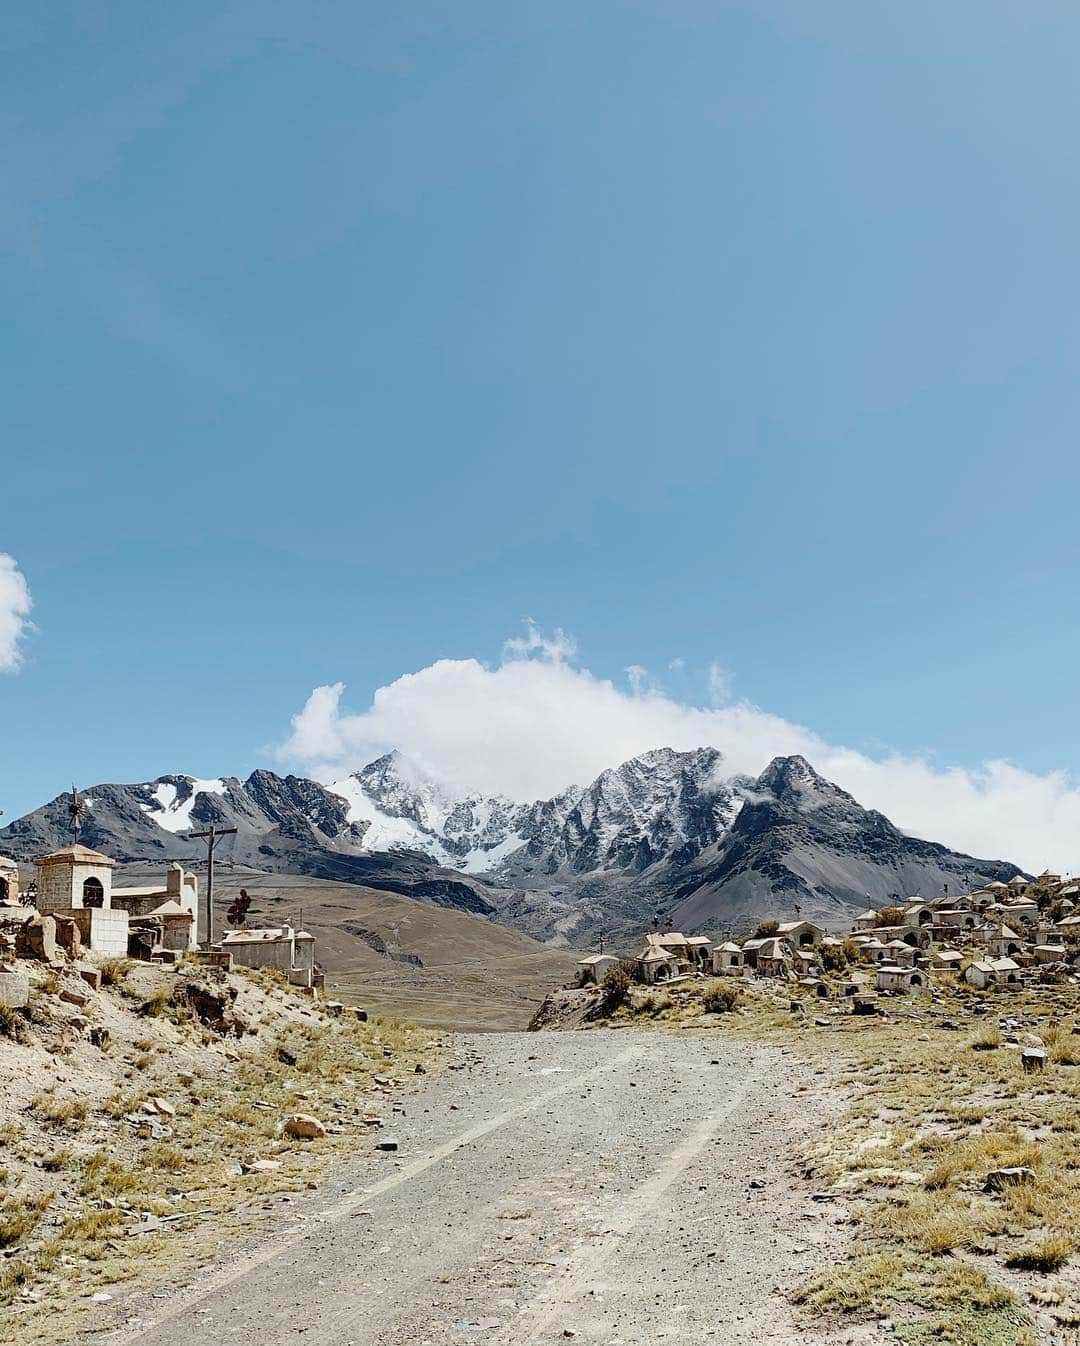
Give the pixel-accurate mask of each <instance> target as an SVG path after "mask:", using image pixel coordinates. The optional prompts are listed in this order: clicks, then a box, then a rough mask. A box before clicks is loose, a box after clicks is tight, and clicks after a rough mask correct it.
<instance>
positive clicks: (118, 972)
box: [98, 957, 131, 986]
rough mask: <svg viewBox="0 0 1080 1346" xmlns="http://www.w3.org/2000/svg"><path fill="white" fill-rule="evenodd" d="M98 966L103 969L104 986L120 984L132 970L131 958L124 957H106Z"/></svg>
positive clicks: (102, 981) (102, 980) (102, 982)
mask: <svg viewBox="0 0 1080 1346" xmlns="http://www.w3.org/2000/svg"><path fill="white" fill-rule="evenodd" d="M98 966H99V967H100V969H101V984H102V986H119V985H120V983H121V982H122V981H123V980H124V979H125V978H126V977H127V974H128V973H129V972H130V971H131V959H130V958H124V957H116V958H105V959H103V960H102V961H101V962H100V963H99V964H98Z"/></svg>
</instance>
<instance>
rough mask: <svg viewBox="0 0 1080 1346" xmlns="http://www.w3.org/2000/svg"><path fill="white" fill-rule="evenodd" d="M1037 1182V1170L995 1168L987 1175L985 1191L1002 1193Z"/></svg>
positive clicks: (1017, 1167) (984, 1185)
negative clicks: (1008, 1189) (1007, 1189)
mask: <svg viewBox="0 0 1080 1346" xmlns="http://www.w3.org/2000/svg"><path fill="white" fill-rule="evenodd" d="M1034 1181H1035V1170H1034V1169H1032V1168H1026V1167H1024V1166H1023V1165H1017V1166H1016V1167H1015V1168H995V1169H992V1170H991V1171H990V1172H989V1173H988V1174H987V1175H986V1181H985V1182H984V1183H983V1191H985V1192H1000V1191H1002V1189H1003V1188H1006V1187H1021V1186H1024V1185H1025V1184H1027V1183H1032V1182H1034Z"/></svg>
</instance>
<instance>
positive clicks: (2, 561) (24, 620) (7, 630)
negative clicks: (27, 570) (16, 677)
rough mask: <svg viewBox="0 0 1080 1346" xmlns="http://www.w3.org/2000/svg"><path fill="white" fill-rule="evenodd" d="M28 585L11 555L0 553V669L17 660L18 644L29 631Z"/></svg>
mask: <svg viewBox="0 0 1080 1346" xmlns="http://www.w3.org/2000/svg"><path fill="white" fill-rule="evenodd" d="M32 605H33V604H32V600H31V598H30V587H29V585H28V584H27V583H26V579H25V577H24V576H23V573H22V571H21V570H20V569H19V567H18V564H17V562H16V561H15V558H14V557H13V556H8V555H7V554H6V553H5V552H0V672H2V673H11V672H13V671H14V670H15V669H16V668H18V666H19V663H20V660H21V651H20V646H21V644H22V641H23V639H24V638H25V636H26V635H27V634H28V632H29V630H30V608H31V607H32Z"/></svg>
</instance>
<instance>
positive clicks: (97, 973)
mask: <svg viewBox="0 0 1080 1346" xmlns="http://www.w3.org/2000/svg"><path fill="white" fill-rule="evenodd" d="M76 929H78V927H77V926H76ZM76 971H77V972H78V974H79V976H80V977H82V979H83V981H84V982H86V984H87V986H89V987H90V988H91V989H92V990H94V991H100V990H101V968H99V967H80V968H77V969H76Z"/></svg>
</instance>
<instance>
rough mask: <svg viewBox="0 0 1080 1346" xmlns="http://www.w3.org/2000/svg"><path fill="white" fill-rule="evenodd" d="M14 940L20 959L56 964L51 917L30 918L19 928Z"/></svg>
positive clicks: (54, 939) (54, 929)
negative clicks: (34, 959)
mask: <svg viewBox="0 0 1080 1346" xmlns="http://www.w3.org/2000/svg"><path fill="white" fill-rule="evenodd" d="M15 938H16V947H17V949H18V954H19V957H20V958H37V959H39V960H40V961H41V962H43V963H55V962H56V959H57V952H56V922H55V921H54V920H53V918H52V917H51V916H32V917H31V918H30V920H28V921H24V922H23V924H22V925H21V926H20V927H19V929H18V931H17V932H16V936H15Z"/></svg>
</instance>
